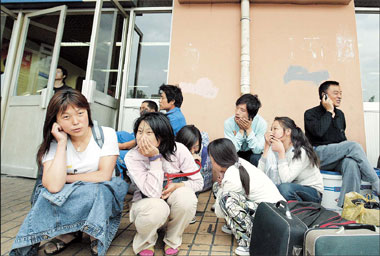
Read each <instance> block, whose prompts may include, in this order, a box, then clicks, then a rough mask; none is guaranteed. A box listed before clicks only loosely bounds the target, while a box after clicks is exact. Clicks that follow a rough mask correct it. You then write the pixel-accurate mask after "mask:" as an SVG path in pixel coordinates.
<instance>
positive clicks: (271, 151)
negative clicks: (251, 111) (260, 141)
mask: <svg viewBox="0 0 380 256" xmlns="http://www.w3.org/2000/svg"><path fill="white" fill-rule="evenodd" d="M258 168H259V169H261V170H263V171H264V172H265V173H266V174H267V175H269V176H270V177H271V179H272V180H273V181H274V182H275V183H276V184H277V187H278V190H279V191H280V193H281V194H282V196H283V197H285V199H286V200H297V201H309V202H316V203H320V202H321V201H322V193H323V179H322V174H321V173H320V171H319V160H318V157H317V155H316V153H315V152H314V150H313V147H312V146H311V144H310V142H309V141H308V139H307V138H306V136H305V134H304V133H303V132H302V130H301V129H300V128H299V127H297V125H296V124H295V122H294V121H293V120H292V119H290V118H289V117H276V118H275V119H274V122H273V124H272V128H271V131H269V132H267V133H266V134H265V146H264V152H263V155H262V158H261V159H260V162H259V166H258ZM273 173H276V174H277V177H275V175H273Z"/></svg>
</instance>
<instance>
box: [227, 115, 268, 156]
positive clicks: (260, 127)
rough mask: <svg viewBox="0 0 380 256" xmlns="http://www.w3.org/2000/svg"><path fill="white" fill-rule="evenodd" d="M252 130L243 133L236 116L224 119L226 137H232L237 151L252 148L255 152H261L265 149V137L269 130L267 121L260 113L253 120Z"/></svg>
mask: <svg viewBox="0 0 380 256" xmlns="http://www.w3.org/2000/svg"><path fill="white" fill-rule="evenodd" d="M251 128H252V132H251V133H250V134H246V132H244V135H242V134H241V133H240V132H239V130H240V127H239V126H238V125H237V123H236V122H235V116H232V117H230V118H228V119H227V120H226V121H224V137H225V138H227V139H230V140H231V141H232V143H234V145H235V149H236V151H237V152H238V151H248V150H252V152H253V153H254V154H261V153H262V152H263V150H264V145H265V138H264V134H265V132H266V131H267V122H266V121H265V120H264V118H262V117H261V116H259V115H256V116H255V117H254V118H253V121H252V125H251Z"/></svg>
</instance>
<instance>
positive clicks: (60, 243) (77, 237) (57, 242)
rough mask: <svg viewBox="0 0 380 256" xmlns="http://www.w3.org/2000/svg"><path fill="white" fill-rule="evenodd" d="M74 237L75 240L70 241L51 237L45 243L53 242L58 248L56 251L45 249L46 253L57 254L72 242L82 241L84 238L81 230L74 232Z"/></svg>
mask: <svg viewBox="0 0 380 256" xmlns="http://www.w3.org/2000/svg"><path fill="white" fill-rule="evenodd" d="M73 235H74V238H73V240H71V241H70V242H68V243H65V242H63V241H62V240H60V239H58V238H53V239H51V240H50V241H49V242H47V243H46V244H45V246H46V245H47V244H48V243H52V244H53V245H54V246H55V247H56V248H57V250H55V251H52V252H47V251H46V249H45V250H44V253H45V254H46V255H55V254H57V253H60V252H62V251H63V250H65V249H66V248H67V247H68V246H69V245H70V244H72V243H75V242H80V241H81V240H82V233H81V232H75V233H74V234H73Z"/></svg>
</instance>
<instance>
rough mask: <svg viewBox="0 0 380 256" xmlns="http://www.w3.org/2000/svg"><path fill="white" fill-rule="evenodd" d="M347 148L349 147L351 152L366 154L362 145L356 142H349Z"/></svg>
mask: <svg viewBox="0 0 380 256" xmlns="http://www.w3.org/2000/svg"><path fill="white" fill-rule="evenodd" d="M345 144H346V145H345V146H348V147H349V148H350V150H351V152H364V150H363V147H362V145H360V144H359V143H357V142H355V141H347V142H346V143H345Z"/></svg>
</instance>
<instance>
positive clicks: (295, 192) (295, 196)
mask: <svg viewBox="0 0 380 256" xmlns="http://www.w3.org/2000/svg"><path fill="white" fill-rule="evenodd" d="M277 188H278V190H279V191H280V193H281V195H282V196H283V197H284V198H285V199H286V201H289V200H297V201H301V202H302V201H305V202H314V203H320V202H321V201H322V196H321V194H320V193H319V192H318V191H317V190H316V189H315V188H312V187H308V186H303V185H300V184H296V183H282V184H280V185H277Z"/></svg>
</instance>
